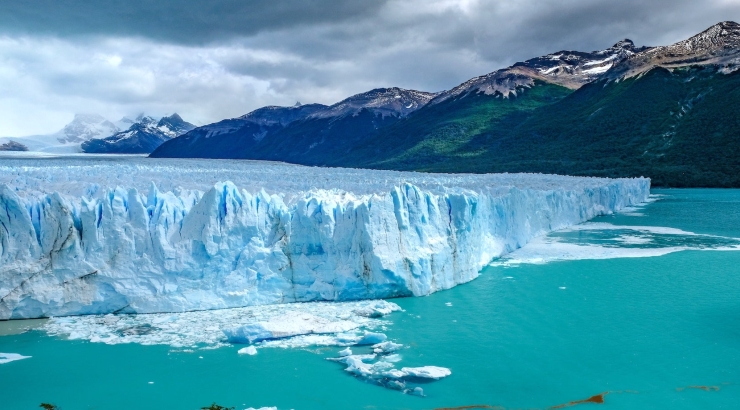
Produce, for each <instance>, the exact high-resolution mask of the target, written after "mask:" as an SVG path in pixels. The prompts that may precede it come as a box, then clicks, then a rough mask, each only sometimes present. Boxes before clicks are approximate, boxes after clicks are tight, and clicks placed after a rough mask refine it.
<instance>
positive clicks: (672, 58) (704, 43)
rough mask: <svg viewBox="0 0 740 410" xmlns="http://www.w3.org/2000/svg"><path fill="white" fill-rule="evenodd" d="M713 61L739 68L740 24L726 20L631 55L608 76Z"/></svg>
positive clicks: (716, 63) (714, 63)
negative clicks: (691, 35) (658, 67)
mask: <svg viewBox="0 0 740 410" xmlns="http://www.w3.org/2000/svg"><path fill="white" fill-rule="evenodd" d="M710 64H711V65H718V66H722V67H723V72H725V73H729V72H732V71H735V70H737V69H738V68H740V24H738V23H735V22H734V21H724V22H721V23H717V24H715V25H713V26H712V27H710V28H708V29H707V30H704V31H703V32H701V33H699V34H697V35H695V36H693V37H690V38H688V39H686V40H683V41H679V42H677V43H675V44H671V45H669V46H661V47H655V48H651V49H648V50H644V51H642V52H640V53H636V54H633V55H630V56H628V58H626V59H623V60H621V61H620V62H619V63H618V64H615V66H614V68H613V69H612V70H609V72H608V73H606V74H605V77H607V78H610V79H617V78H624V77H632V76H635V75H639V74H642V73H645V72H647V71H648V70H650V69H651V68H653V67H657V66H660V67H665V68H676V67H683V66H688V65H710Z"/></svg>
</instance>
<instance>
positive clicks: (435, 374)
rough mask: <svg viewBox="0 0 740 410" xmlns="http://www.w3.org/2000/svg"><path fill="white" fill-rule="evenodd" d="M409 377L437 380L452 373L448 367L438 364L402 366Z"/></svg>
mask: <svg viewBox="0 0 740 410" xmlns="http://www.w3.org/2000/svg"><path fill="white" fill-rule="evenodd" d="M401 371H402V372H404V373H406V375H407V376H409V377H418V378H420V379H433V380H439V379H442V378H444V377H447V376H449V375H451V374H452V372H451V371H450V369H448V368H446V367H438V366H423V367H404V368H402V369H401Z"/></svg>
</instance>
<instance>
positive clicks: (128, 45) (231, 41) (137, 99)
mask: <svg viewBox="0 0 740 410" xmlns="http://www.w3.org/2000/svg"><path fill="white" fill-rule="evenodd" d="M723 20H740V0H704V1H702V2H697V1H695V0H672V1H668V0H652V1H650V2H646V1H644V0H639V1H638V0H621V1H613V0H557V1H555V0H510V1H486V0H382V1H381V0H377V1H376V0H362V1H354V0H351V1H338V0H314V1H307V0H270V1H268V0H250V1H235V0H226V1H223V0H210V1H176V0H157V1H153V0H146V1H144V0H125V1H124V0H113V1H110V0H109V1H99V0H85V1H83V0H24V1H20V0H8V1H2V2H0V135H22V134H30V133H40V132H51V131H54V130H56V129H58V128H60V127H61V126H62V125H64V124H65V123H66V122H68V121H69V120H70V119H71V118H72V116H73V114H74V113H75V112H96V113H100V114H102V115H104V116H107V117H108V118H111V119H117V117H120V116H121V115H124V114H125V115H131V114H136V113H138V112H142V111H143V112H147V113H150V114H152V115H165V114H169V113H172V112H175V111H176V112H178V113H180V114H181V115H183V117H184V118H186V119H188V120H190V121H193V122H196V123H208V122H214V121H218V120H220V119H223V118H229V117H233V116H238V115H242V114H244V113H246V112H249V111H251V110H253V109H256V108H259V107H261V106H264V105H270V104H275V105H292V104H294V103H295V101H297V100H298V101H301V102H303V103H309V102H320V103H324V104H331V103H334V102H337V101H339V100H341V99H342V98H345V97H348V96H350V95H352V94H355V93H359V92H363V91H367V90H370V89H372V88H376V87H388V86H399V87H403V88H412V89H419V90H424V91H441V90H444V89H449V88H451V87H454V86H456V85H457V84H460V83H462V82H463V81H466V80H467V79H469V78H471V77H474V76H477V75H482V74H486V73H488V72H491V71H494V70H496V69H499V68H503V67H506V66H508V65H510V64H513V63H515V62H517V61H522V60H525V59H528V58H532V57H536V56H539V55H543V54H547V53H551V52H555V51H559V50H564V49H566V50H583V51H592V50H598V49H603V48H606V47H609V46H611V45H612V44H614V43H615V42H617V41H619V40H621V39H624V38H630V39H632V40H634V41H635V43H636V44H637V45H661V44H670V43H672V42H675V41H679V40H682V39H684V38H687V37H689V36H691V35H693V34H696V33H698V32H700V31H701V30H704V29H705V28H707V27H709V26H711V25H712V24H714V23H717V22H719V21H723Z"/></svg>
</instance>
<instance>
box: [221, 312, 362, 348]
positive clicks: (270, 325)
mask: <svg viewBox="0 0 740 410" xmlns="http://www.w3.org/2000/svg"><path fill="white" fill-rule="evenodd" d="M357 326H358V325H357V323H354V322H350V321H348V320H338V321H330V320H328V319H325V318H322V317H318V316H314V315H312V314H310V313H297V314H294V315H291V316H285V317H278V318H274V319H272V320H270V321H268V322H259V323H253V324H248V325H243V326H238V327H233V328H226V329H223V332H224V334H225V335H226V338H227V339H228V341H229V342H230V343H250V344H251V343H257V342H260V341H263V340H271V339H283V338H286V337H292V336H298V335H309V334H322V333H339V332H346V331H348V330H352V329H355V328H357ZM368 344H369V343H368Z"/></svg>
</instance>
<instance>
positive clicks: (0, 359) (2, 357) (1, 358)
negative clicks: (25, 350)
mask: <svg viewBox="0 0 740 410" xmlns="http://www.w3.org/2000/svg"><path fill="white" fill-rule="evenodd" d="M30 358H31V356H21V355H19V354H18V353H0V364H5V363H10V362H14V361H16V360H23V359H30Z"/></svg>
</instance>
